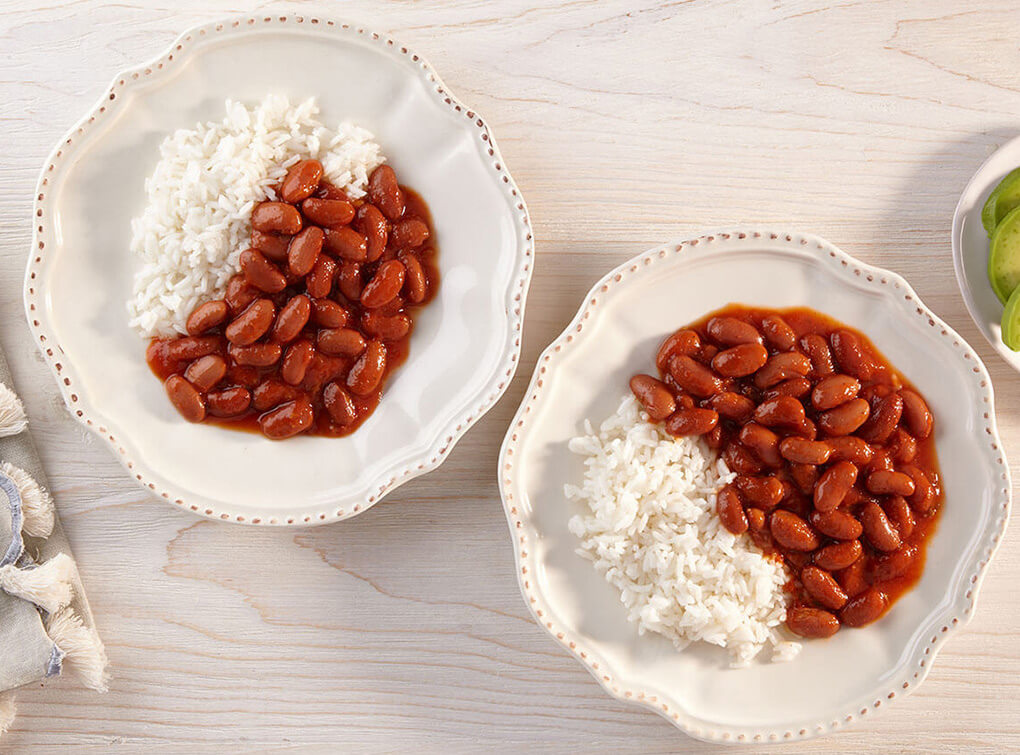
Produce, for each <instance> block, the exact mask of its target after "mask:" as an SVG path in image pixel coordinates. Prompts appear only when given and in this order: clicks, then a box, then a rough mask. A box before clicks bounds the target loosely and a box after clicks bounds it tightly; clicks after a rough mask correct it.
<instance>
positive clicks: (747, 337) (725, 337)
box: [708, 317, 763, 346]
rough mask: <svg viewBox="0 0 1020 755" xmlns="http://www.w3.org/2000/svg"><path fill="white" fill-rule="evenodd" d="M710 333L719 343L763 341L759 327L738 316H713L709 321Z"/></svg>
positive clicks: (729, 344)
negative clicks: (739, 318)
mask: <svg viewBox="0 0 1020 755" xmlns="http://www.w3.org/2000/svg"><path fill="white" fill-rule="evenodd" d="M708 334H709V335H710V336H711V337H712V338H714V339H715V340H716V341H717V342H718V343H721V344H725V345H726V346H737V345H739V344H742V343H758V344H760V343H763V341H762V337H761V333H759V332H758V329H757V328H755V327H754V326H753V325H751V323H748V322H744V321H743V320H738V319H737V318H736V317H713V318H712V319H711V320H709V321H708Z"/></svg>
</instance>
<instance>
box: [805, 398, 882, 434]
mask: <svg viewBox="0 0 1020 755" xmlns="http://www.w3.org/2000/svg"><path fill="white" fill-rule="evenodd" d="M869 414H871V406H869V404H868V402H867V401H865V400H864V399H862V398H855V399H853V400H851V401H847V402H846V403H845V404H841V405H840V406H837V407H836V408H835V409H829V411H827V412H822V413H821V414H819V415H818V426H819V427H820V428H821V429H822V431H823V432H825V433H827V434H828V435H849V434H850V433H852V432H854V431H855V430H857V429H858V428H859V427H860V426H861V425H863V424H864V423H865V422H866V421H867V419H868V415H869Z"/></svg>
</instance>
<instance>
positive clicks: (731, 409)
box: [706, 391, 754, 420]
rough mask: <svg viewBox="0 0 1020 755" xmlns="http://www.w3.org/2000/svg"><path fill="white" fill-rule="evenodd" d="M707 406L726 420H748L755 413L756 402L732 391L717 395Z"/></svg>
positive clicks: (709, 400)
mask: <svg viewBox="0 0 1020 755" xmlns="http://www.w3.org/2000/svg"><path fill="white" fill-rule="evenodd" d="M706 404H707V406H709V407H711V408H712V409H714V410H715V411H716V412H718V413H719V416H720V417H725V418H726V419H733V420H742V419H746V418H747V417H750V416H751V413H752V412H753V411H754V402H753V401H751V399H749V398H747V397H746V396H741V395H740V394H739V393H733V392H732V391H723V392H722V393H717V394H715V395H714V396H712V397H711V398H709V399H708V401H707V402H706Z"/></svg>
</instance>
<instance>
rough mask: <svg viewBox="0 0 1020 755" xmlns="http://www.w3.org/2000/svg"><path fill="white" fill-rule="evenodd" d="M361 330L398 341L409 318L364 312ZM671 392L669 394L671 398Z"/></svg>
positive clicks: (383, 338)
mask: <svg viewBox="0 0 1020 755" xmlns="http://www.w3.org/2000/svg"><path fill="white" fill-rule="evenodd" d="M361 330H362V331H363V332H364V333H365V335H367V336H369V337H371V338H378V339H379V340H380V341H399V340H401V339H403V338H407V334H408V333H410V332H411V318H410V317H408V316H407V315H405V314H396V315H389V316H387V315H382V314H379V313H378V312H366V313H365V314H363V315H362V316H361ZM672 396H673V394H670V398H672Z"/></svg>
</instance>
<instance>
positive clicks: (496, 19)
mask: <svg viewBox="0 0 1020 755" xmlns="http://www.w3.org/2000/svg"><path fill="white" fill-rule="evenodd" d="M36 6H38V7H36ZM270 9H271V10H272V11H273V12H278V11H285V10H287V11H299V12H302V13H305V14H308V15H312V14H315V13H321V14H333V15H339V14H343V16H345V17H347V18H351V19H355V20H357V21H359V22H361V23H363V24H364V25H366V26H369V27H372V28H376V29H379V30H383V31H386V32H390V33H392V34H394V35H395V36H396V37H397V38H399V39H401V40H403V41H405V42H407V43H408V44H410V45H411V46H413V47H414V48H416V50H417V51H419V52H420V53H422V54H424V55H425V56H426V57H428V58H429V59H430V60H431V62H432V63H433V65H434V66H435V68H436V69H437V70H438V71H439V72H440V74H441V75H442V76H443V78H444V79H445V80H446V82H447V83H448V84H449V85H450V87H451V88H452V89H453V90H454V91H455V92H457V93H458V94H459V95H460V96H461V98H462V99H463V100H464V101H465V102H467V103H468V104H470V105H471V106H472V107H474V108H476V109H477V110H478V111H479V112H481V113H482V114H483V115H484V116H485V117H486V119H487V120H488V122H489V124H490V125H491V126H492V127H493V129H494V131H495V133H496V135H497V137H498V139H499V143H500V146H501V147H502V150H503V152H504V155H505V157H506V162H507V164H508V165H509V166H510V168H511V170H512V171H513V173H514V176H515V177H516V179H517V181H518V183H519V185H520V187H521V189H522V191H523V193H524V196H525V198H526V199H527V202H528V204H529V206H530V209H531V216H532V220H533V222H534V227H535V234H536V238H537V248H538V256H537V263H536V270H535V278H534V282H533V284H532V287H531V295H530V298H529V301H528V316H527V324H526V328H525V341H524V353H523V358H522V360H521V366H520V369H519V370H518V374H517V377H516V379H515V380H514V381H513V384H512V386H511V387H510V389H509V390H508V391H507V394H506V396H505V397H504V398H503V400H502V401H501V402H500V403H499V404H498V406H496V407H495V408H494V409H493V410H492V411H491V412H489V414H488V415H487V416H486V417H485V418H484V419H483V420H482V421H480V422H479V423H478V424H477V425H476V426H475V428H474V429H472V430H471V432H470V433H469V434H468V435H467V436H466V437H465V438H464V440H462V441H461V443H460V444H459V445H458V446H457V448H456V450H455V451H454V452H453V453H452V454H451V456H450V458H449V460H448V461H447V462H446V463H445V464H444V465H443V466H442V468H440V469H439V470H438V471H436V472H434V473H432V474H430V475H428V476H426V477H424V478H420V479H418V480H415V481H413V482H412V483H410V484H408V485H405V486H404V487H402V488H400V489H399V490H398V491H396V492H395V493H393V494H392V495H390V496H389V497H388V498H387V499H386V501H385V502H384V503H383V504H381V505H379V506H376V507H375V508H374V509H372V510H371V511H369V512H368V513H366V514H365V515H363V516H360V517H358V518H357V519H354V520H351V521H348V522H345V523H341V524H339V525H333V526H328V527H322V528H318V529H309V530H267V529H249V528H243V527H238V526H230V525H226V524H220V523H216V522H211V521H205V520H200V519H197V518H195V517H194V516H191V515H189V514H187V513H184V512H182V511H178V510H175V509H174V508H172V507H170V506H167V505H165V504H163V503H161V502H160V501H158V500H155V499H154V498H152V497H150V496H149V495H147V494H146V493H145V492H143V491H142V490H141V489H140V488H138V487H136V485H135V484H134V483H133V482H131V481H130V480H129V479H128V478H127V477H126V476H125V474H124V472H123V470H122V469H121V467H120V466H119V465H118V463H117V462H116V461H115V460H114V458H113V456H112V455H111V453H110V452H109V451H108V450H107V448H106V446H104V445H101V444H100V443H99V442H97V441H96V440H95V439H94V438H92V437H91V436H90V435H88V434H87V433H86V432H85V431H84V430H83V429H82V428H80V427H79V426H78V425H77V424H76V423H75V422H73V421H72V420H71V418H70V416H69V415H68V414H67V412H66V411H65V410H64V407H63V404H62V402H61V400H60V398H59V397H58V393H57V390H56V388H55V386H54V384H53V381H52V380H51V378H50V375H49V373H48V371H47V369H46V368H45V366H44V365H43V363H42V361H41V359H40V357H39V355H38V354H37V353H36V350H35V348H34V346H33V345H32V342H31V340H30V338H29V332H28V329H27V327H26V325H25V322H24V318H23V315H22V306H21V278H22V273H23V270H24V264H25V260H26V254H27V251H28V248H29V239H30V231H31V228H30V225H31V223H30V214H31V213H30V207H31V200H32V195H33V188H34V185H35V181H36V174H37V171H38V170H39V168H40V166H41V165H42V162H43V159H44V158H45V157H46V155H47V153H48V152H49V150H50V148H51V146H52V145H53V144H54V143H55V142H56V140H57V139H58V138H59V137H60V136H61V134H62V133H63V132H64V130H65V129H66V128H68V127H69V126H70V125H71V124H72V123H73V122H74V121H75V120H76V119H77V118H78V117H79V116H80V115H81V114H83V113H84V112H85V111H86V109H88V108H90V107H91V106H92V103H93V102H94V101H95V100H96V99H97V98H98V96H99V95H100V93H101V92H102V91H103V89H104V88H105V86H106V85H107V84H108V83H109V81H110V79H111V78H112V77H113V76H114V74H115V73H116V72H118V71H119V70H120V69H122V68H124V67H127V66H129V65H133V64H135V63H137V62H140V61H142V60H144V59H147V58H149V57H152V56H154V55H156V54H157V53H159V52H161V51H162V50H163V48H164V47H165V46H166V45H168V44H169V43H170V41H171V40H173V38H174V37H175V36H176V35H177V34H178V33H179V32H180V31H181V30H183V29H184V28H185V27H187V26H190V25H192V24H194V23H198V22H203V21H209V20H213V19H216V18H219V17H221V16H226V15H232V14H234V13H242V12H256V13H258V14H262V13H263V12H268V11H269V10H270ZM1017 28H1020V8H1018V6H1017V5H1016V3H1015V2H1014V0H999V1H998V2H991V1H985V0H982V1H981V2H970V3H966V4H963V3H959V2H956V1H955V0H887V1H885V2H881V1H876V0H859V1H857V2H854V1H853V0H851V1H850V2H831V1H829V2H826V1H820V0H789V1H787V0H776V1H774V2H769V3H765V2H752V1H744V2H738V1H737V0H733V1H731V2H715V1H709V0H700V1H698V0H696V1H688V2H659V3H653V2H645V3H641V2H624V1H623V0H574V1H572V2H566V1H565V2H544V1H542V0H514V1H512V2H489V1H487V0H460V1H458V2H446V3H441V4H440V3H409V2H389V3H386V2H377V1H375V2H373V1H370V0H358V1H356V2H349V3H345V4H343V5H342V6H341V5H340V4H336V3H325V2H322V3H286V4H275V3H274V4H268V5H267V4H256V5H254V6H252V7H241V6H238V5H236V4H234V3H232V2H227V1H225V0H186V1H181V2H176V3H161V2H155V1H154V2H140V1H139V0H123V1H122V2H117V3H114V2H99V1H97V0H80V1H78V2H64V3H61V2H56V3H42V4H36V3H29V2H27V0H2V1H0V39H2V40H3V49H4V53H5V54H4V55H3V56H2V59H0V102H2V103H3V106H2V108H0V135H2V139H0V187H2V188H0V345H2V347H3V348H4V349H5V351H6V353H7V355H8V358H9V359H10V361H11V363H12V367H13V369H14V373H15V378H16V380H17V387H18V389H19V390H20V392H21V393H22V395H23V396H24V398H25V402H26V404H27V407H28V411H29V414H30V416H31V419H32V422H33V427H34V430H35V440H36V443H37V444H38V446H39V450H40V452H41V455H42V457H43V461H44V463H45V465H46V467H47V469H48V472H49V475H50V478H51V481H52V483H53V487H54V492H55V494H56V500H57V503H58V506H59V511H60V514H61V516H62V518H63V522H64V524H65V527H66V529H67V532H68V535H69V536H70V539H71V541H72V544H73V547H74V550H75V555H76V556H77V558H78V561H79V564H80V568H81V571H82V574H83V577H84V582H85V585H86V587H87V590H88V594H89V598H90V599H91V602H92V606H93V608H94V609H95V612H96V615H97V620H98V625H99V629H100V631H101V633H102V635H103V637H104V638H105V641H106V645H107V649H108V651H109V655H110V661H111V664H112V671H113V675H114V677H113V682H112V686H111V689H110V692H109V694H107V695H97V694H94V693H91V692H87V691H85V690H83V689H81V688H80V687H79V686H78V685H77V684H76V683H75V682H74V681H73V680H70V679H59V680H53V681H51V682H49V683H47V684H45V685H40V686H39V687H38V688H35V689H30V690H26V691H24V692H22V693H21V694H20V716H19V718H18V720H17V722H16V724H15V727H14V729H13V731H12V732H11V733H10V734H9V735H8V736H7V737H6V738H5V739H4V740H3V741H2V742H0V749H3V750H6V749H8V748H10V749H11V750H14V751H28V750H29V749H32V750H33V751H38V750H40V749H43V748H56V747H57V746H61V745H64V746H67V745H73V746H76V747H86V746H94V747H106V746H109V745H120V746H121V747H122V748H126V749H129V750H136V749H140V748H142V747H149V746H153V745H163V746H166V747H169V748H170V749H175V750H179V749H189V750H190V749H195V748H196V747H201V746H203V745H204V746H207V747H215V746H217V745H220V746H224V745H230V749H235V748H238V747H241V748H252V749H265V748H276V747H279V748H284V747H296V746H300V745H305V746H308V745H311V746H318V747H319V748H324V747H326V746H327V745H343V746H344V748H345V749H346V750H348V751H349V750H351V749H359V750H361V749H363V750H372V751H378V750H402V749H406V748H408V747H409V746H414V747H416V748H417V749H420V750H424V751H428V752H431V751H439V750H442V751H463V750H477V749H482V748H486V749H489V748H491V749H500V750H515V751H520V750H521V749H522V748H523V749H525V750H528V751H530V750H539V749H542V750H545V749H551V750H557V751H578V752H591V751H619V752H622V751H634V752H657V751H690V752H702V751H709V750H713V749H718V748H714V747H712V746H708V745H702V744H700V743H697V742H695V741H694V740H691V739H689V738H687V737H686V736H684V735H683V734H682V733H680V732H679V731H678V730H676V729H674V728H673V727H672V726H670V725H669V724H668V723H667V722H666V721H664V720H663V719H661V718H659V717H658V716H656V715H653V714H652V713H648V712H646V711H644V710H641V709H637V708H634V707H631V706H628V705H624V704H623V703H620V702H617V701H615V700H613V699H611V698H610V697H609V696H607V695H606V694H604V693H603V692H602V690H601V688H600V687H599V686H598V685H597V684H596V683H595V681H594V680H593V679H592V678H591V677H590V676H589V675H588V673H587V672H586V671H585V670H584V669H583V668H582V667H581V666H579V665H578V664H577V663H576V662H575V661H574V660H573V659H572V658H571V657H570V656H568V655H567V654H566V653H565V652H564V651H562V650H561V649H560V648H559V646H558V645H556V644H555V643H554V642H553V641H552V640H551V639H550V638H549V637H547V636H546V634H545V633H544V632H543V631H542V630H541V629H540V628H539V627H538V626H537V625H536V624H535V623H534V622H533V621H532V620H531V617H530V615H529V614H528V611H527V609H526V608H525V605H524V603H523V601H522V599H521V597H520V595H519V593H518V589H517V583H516V580H515V577H514V568H513V557H512V552H511V547H510V539H509V537H508V533H507V527H506V522H505V520H504V517H503V511H502V508H501V505H500V501H499V493H498V490H497V487H496V477H495V473H494V470H495V464H496V456H497V452H498V447H499V443H500V441H501V439H502V437H503V432H504V429H505V428H506V426H507V424H508V422H509V420H510V417H511V416H512V414H513V412H514V410H515V408H516V407H517V404H518V403H519V401H520V400H521V397H522V394H523V391H524V388H525V385H526V383H527V380H528V378H529V376H530V373H531V370H532V368H533V366H534V363H535V359H536V356H537V355H538V353H539V352H540V351H541V349H542V348H543V346H544V345H545V344H546V343H548V342H549V341H550V340H551V339H552V338H553V337H554V336H555V335H556V334H557V333H559V331H560V330H561V329H562V328H563V326H564V325H565V324H566V323H567V322H568V320H569V319H570V318H571V316H572V315H573V313H574V311H575V309H576V308H577V306H578V304H579V302H580V299H581V297H582V296H583V295H584V293H585V292H586V291H587V289H588V288H589V286H591V284H592V283H593V282H594V281H595V280H596V279H598V278H599V277H600V276H601V275H602V274H603V273H604V272H605V271H606V270H608V269H610V268H611V267H613V266H615V265H616V264H618V263H620V262H621V261H623V260H625V259H627V258H628V257H630V256H632V255H634V254H636V253H638V252H641V251H643V250H644V249H646V248H649V247H651V246H654V245H657V244H660V243H662V242H664V241H666V240H669V239H674V238H678V237H683V236H685V235H688V234H693V233H696V232H699V231H701V230H703V229H707V228H712V227H718V226H723V225H732V224H738V223H739V224H745V223H758V222H760V223H772V224H780V225H783V226H788V227H790V228H794V229H798V230H804V231H810V232H813V233H817V234H820V235H822V236H824V237H826V238H828V239H829V240H831V241H833V242H834V243H836V244H837V245H839V246H841V247H842V248H843V249H845V250H847V251H848V252H850V253H851V254H854V255H856V256H858V257H860V258H861V259H862V260H864V261H866V262H869V263H873V264H877V265H881V266H883V267H887V268H890V269H892V270H895V271H897V272H899V273H902V274H903V275H904V276H906V278H907V279H908V280H909V281H910V282H911V283H912V284H913V286H914V287H915V288H916V289H917V291H918V293H919V294H920V295H921V297H922V298H923V299H924V300H925V301H926V302H927V303H928V304H929V305H930V306H931V307H932V308H933V309H934V310H935V311H936V312H938V313H939V314H940V315H941V316H942V317H943V318H945V319H946V320H947V321H948V322H949V324H950V325H952V326H953V327H954V328H956V329H957V330H958V331H959V332H960V333H961V334H962V335H963V336H964V337H965V338H966V339H967V340H968V341H970V343H971V344H972V345H973V346H975V347H976V348H977V350H978V352H979V353H980V354H981V356H982V357H983V358H984V359H985V360H986V363H987V365H988V368H989V370H990V372H991V374H992V378H993V380H994V384H995V390H996V394H997V396H998V417H999V427H1000V430H1001V433H1002V438H1003V441H1004V443H1005V446H1006V449H1007V452H1008V453H1009V454H1010V455H1011V457H1012V458H1013V462H1014V463H1013V464H1012V469H1013V475H1014V479H1020V468H1018V465H1017V462H1018V460H1020V408H1018V402H1017V398H1016V397H1017V394H1018V392H1020V376H1018V375H1017V374H1016V373H1015V372H1013V371H1012V370H1011V369H1010V368H1009V367H1008V366H1007V365H1006V364H1005V363H1004V362H1003V361H1002V360H1001V359H999V358H998V357H997V356H996V355H995V354H994V353H993V351H992V349H991V348H990V347H989V346H988V345H987V344H986V343H985V342H984V340H983V339H982V338H981V336H980V334H979V333H978V331H977V329H976V328H975V327H974V325H973V324H972V322H971V320H970V318H969V317H968V315H967V312H966V310H965V309H964V305H963V301H962V299H961V298H960V294H959V293H958V291H957V287H956V281H955V278H954V276H953V267H952V262H951V259H950V240H949V231H950V223H951V218H952V214H953V208H954V206H955V204H956V201H957V198H958V196H959V194H960V192H961V190H962V189H963V187H964V185H965V183H966V182H967V180H968V178H969V177H970V175H971V174H972V173H973V172H974V170H976V168H977V167H978V166H979V165H980V164H981V162H982V161H983V160H984V159H985V158H986V157H987V156H988V155H989V154H990V153H991V152H992V151H993V150H994V149H995V148H996V147H998V146H999V145H1000V144H1002V143H1003V142H1004V141H1006V140H1007V139H1008V138H1010V137H1012V136H1014V135H1015V133H1016V132H1017V113H1018V112H1020V65H1018V61H1020V59H1018V56H1017V52H1018V49H1017V48H1018V45H1017V41H1016V40H1017V36H1016V30H1017ZM963 503H966V502H963ZM1018 582H1020V543H1018V538H1017V532H1016V530H1015V529H1014V530H1013V531H1012V532H1010V533H1009V534H1008V535H1007V536H1006V538H1005V541H1004V542H1003V544H1002V547H1001V549H1000V550H999V552H998V556H997V557H996V559H995V560H994V562H993V563H992V565H991V568H990V569H989V572H988V576H987V579H986V580H985V583H984V587H983V590H982V595H981V599H980V601H979V604H978V609H977V612H976V615H975V616H974V619H973V621H972V622H971V624H970V625H969V626H968V627H966V629H965V630H964V631H962V632H961V633H960V634H959V636H958V637H956V638H955V639H953V641H952V642H950V643H949V644H948V646H947V647H946V648H945V650H944V651H943V652H942V653H941V655H940V656H939V658H938V661H937V662H936V663H935V666H934V669H933V670H932V672H931V676H930V677H929V678H928V681H927V682H926V683H925V684H924V685H923V687H922V688H920V689H919V690H918V691H917V692H916V693H915V694H913V695H911V696H910V697H909V698H906V699H903V700H899V701H897V702H896V704H894V705H891V706H889V707H888V709H884V710H883V712H882V713H881V714H880V715H874V716H868V717H867V718H866V719H865V720H864V721H862V722H860V723H858V724H857V725H855V726H853V727H852V728H851V729H848V730H846V731H842V732H840V733H838V734H836V735H834V736H831V737H828V738H825V739H821V740H815V741H812V742H807V743H800V744H796V745H791V746H789V748H788V749H789V750H790V751H799V752H825V751H829V750H830V749H832V748H838V749H839V750H841V751H844V752H851V751H875V750H887V751H897V752H899V751H917V750H925V751H936V750H938V751H943V752H956V751H959V750H963V749H967V750H969V751H971V752H1001V751H1004V750H1007V749H1013V748H1015V742H1016V739H1017V736H1018V735H1020V715H1018V714H1017V704H1018V699H1017V698H1018V693H1020V681H1018V679H1020V647H1018V643H1017V642H1016V636H1015V631H1016V627H1017V626H1018V625H1020V600H1018V599H1017V587H1016V586H1017V583H1018ZM779 749H781V748H774V749H772V750H771V751H773V752H775V751H778V750H779ZM782 749H784V750H785V748H782Z"/></svg>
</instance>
